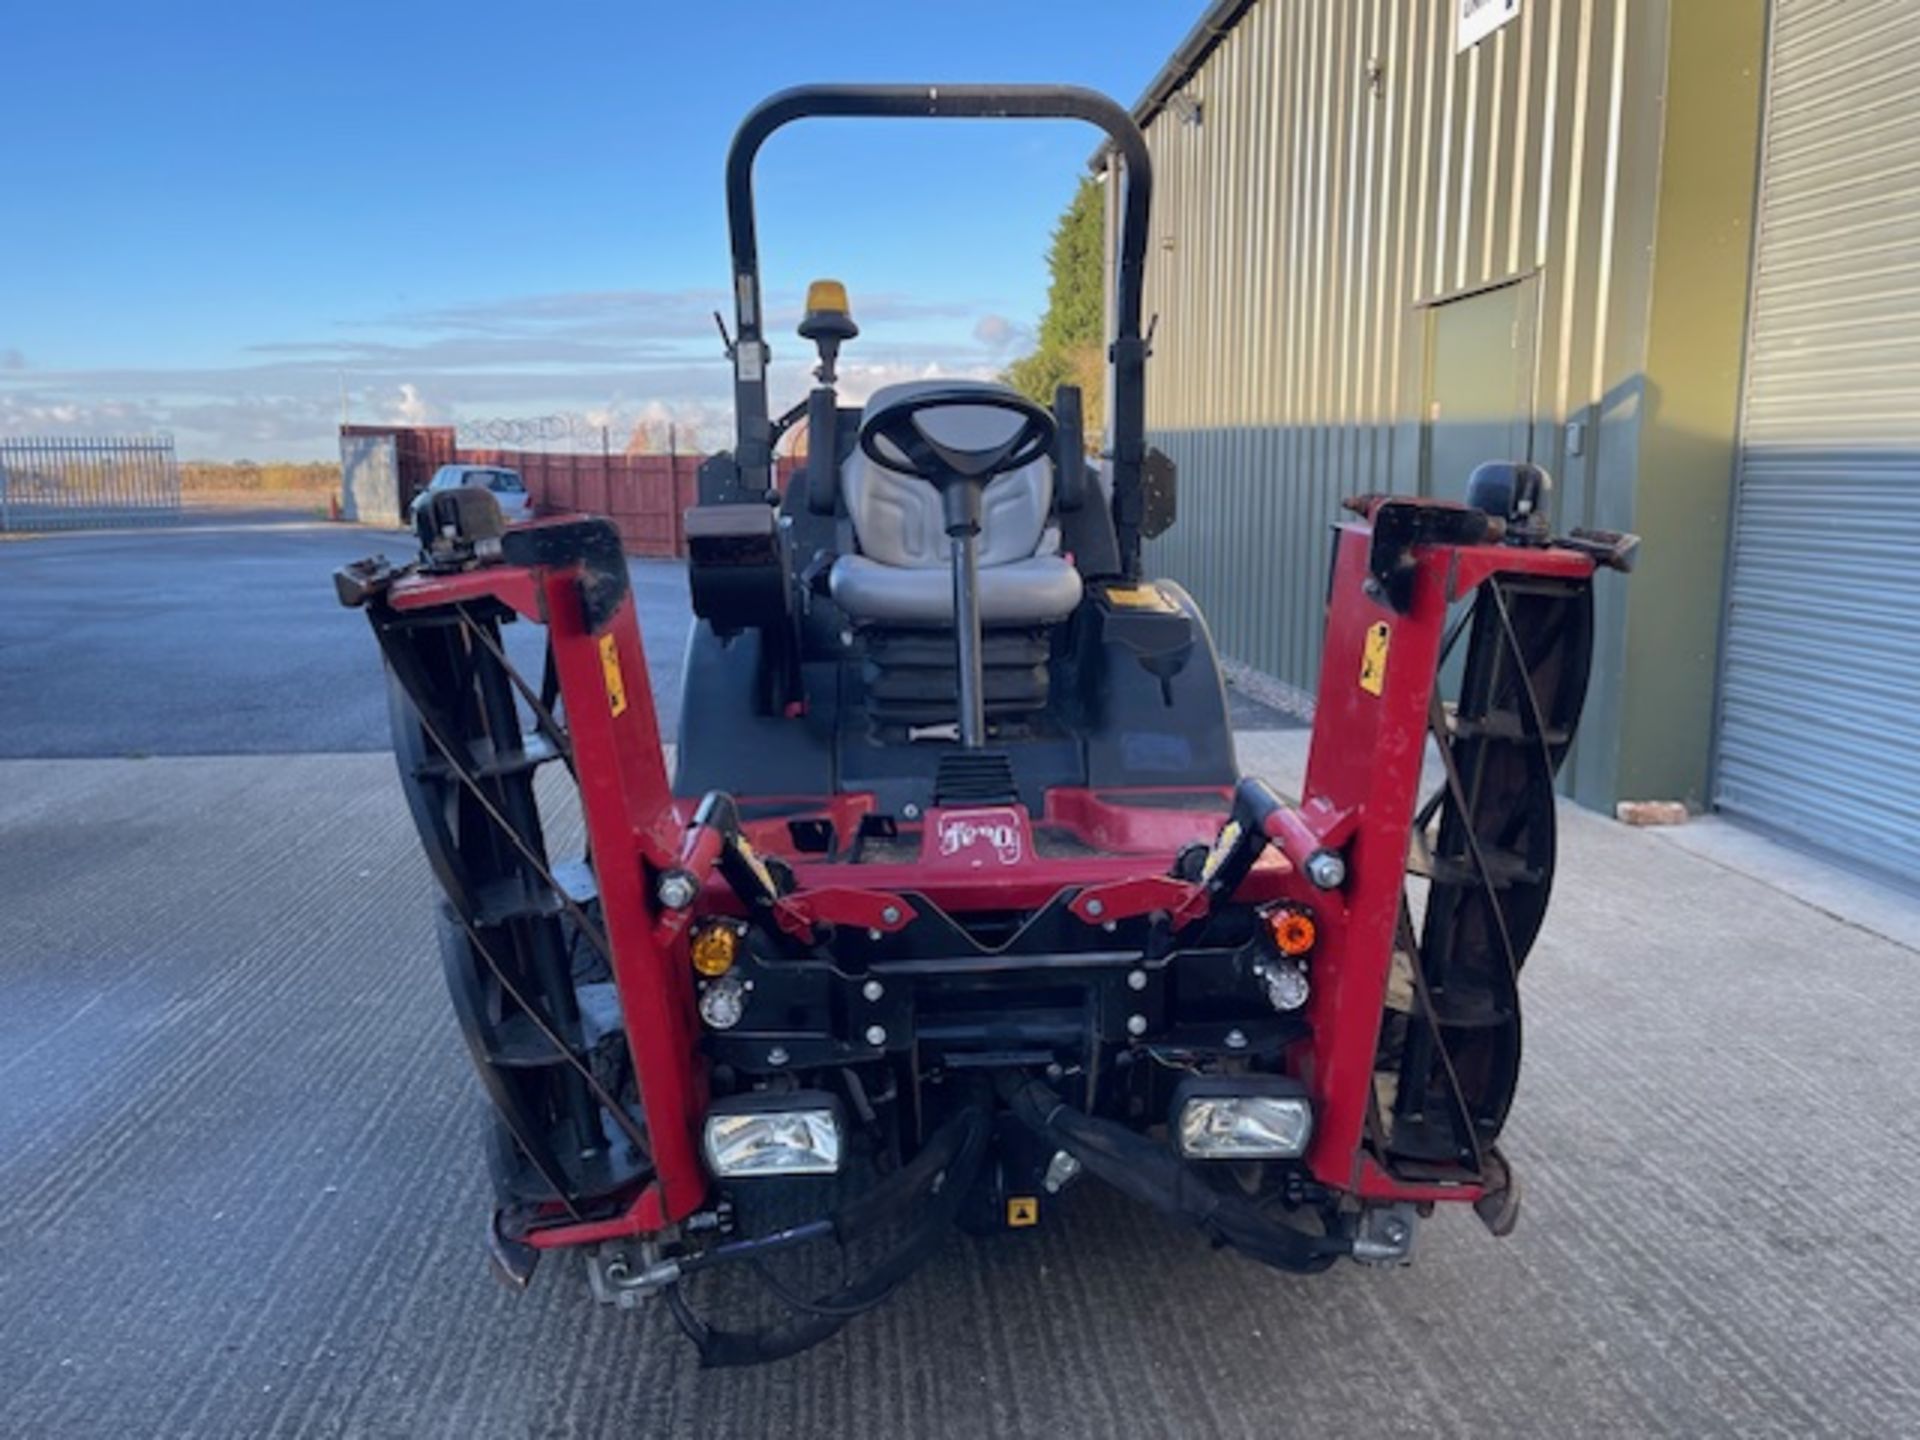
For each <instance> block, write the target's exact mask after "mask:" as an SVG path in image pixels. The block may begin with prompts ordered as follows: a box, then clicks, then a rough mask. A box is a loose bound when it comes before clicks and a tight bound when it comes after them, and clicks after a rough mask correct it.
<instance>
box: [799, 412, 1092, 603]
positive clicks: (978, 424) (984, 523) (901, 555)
mask: <svg viewBox="0 0 1920 1440" xmlns="http://www.w3.org/2000/svg"><path fill="white" fill-rule="evenodd" d="M962 386H964V387H965V388H969V389H972V388H978V389H980V390H982V391H988V392H991V391H1004V390H1005V388H1006V387H1005V386H1001V385H995V384H992V383H989V382H987V381H975V382H956V381H952V380H931V381H929V380H911V381H907V382H905V383H904V384H899V385H888V386H885V387H883V388H882V389H880V390H877V391H875V392H874V394H873V396H872V398H871V399H869V400H868V402H867V404H868V406H869V408H873V407H877V406H881V405H886V404H890V403H891V402H893V401H895V400H899V399H904V398H906V397H907V396H910V395H913V394H915V393H917V392H919V391H923V390H928V389H953V388H960V387H962ZM924 413H925V415H926V418H927V420H928V421H929V422H933V421H934V420H935V419H936V417H937V421H938V425H939V428H940V432H941V438H942V439H943V440H947V441H949V443H953V444H956V445H962V446H964V445H965V444H966V443H967V435H968V431H969V430H970V429H977V430H978V431H979V432H980V438H981V440H982V442H984V443H991V442H992V441H993V440H996V439H998V438H999V434H1000V432H1001V431H1003V430H1004V428H1005V426H1006V424H1007V412H1006V411H1004V410H995V409H989V408H988V407H986V406H982V407H981V408H980V409H978V410H969V409H961V408H959V407H955V408H952V409H945V410H941V411H938V412H934V411H928V412H924ZM932 428H933V426H932V424H931V423H929V429H932ZM840 487H841V494H842V495H843V496H845V498H846V506H847V515H848V517H849V518H850V519H851V520H852V522H853V533H854V538H855V540H857V541H858V542H859V546H860V553H859V554H857V555H842V556H841V557H840V558H839V559H837V560H835V561H834V563H833V569H832V570H831V571H830V572H829V574H828V585H829V588H830V589H831V592H832V595H833V599H834V603H835V604H837V605H838V606H839V607H840V608H841V609H842V610H844V611H845V612H846V613H847V614H848V615H849V616H850V617H852V618H853V619H854V620H856V621H863V622H870V623H876V624H891V625H904V626H935V627H938V626H946V625H951V624H952V623H953V565H952V559H951V555H950V546H949V543H948V539H947V535H946V531H945V527H944V525H943V524H942V521H941V510H940V496H939V494H938V492H937V491H935V489H934V488H933V486H931V485H929V484H928V483H927V482H926V481H924V480H921V479H919V478H918V477H916V476H913V475H908V474H904V473H902V472H901V471H897V470H893V469H890V468H889V467H887V466H884V465H876V464H875V463H873V462H872V461H871V460H869V459H867V457H866V456H865V455H864V454H863V453H862V452H861V451H860V450H859V449H857V448H856V449H855V450H854V452H853V454H852V455H851V456H849V457H848V458H847V461H846V464H845V465H844V467H843V468H842V470H841V476H840ZM1052 504H1053V464H1052V462H1051V461H1050V460H1036V461H1035V462H1034V463H1033V464H1031V465H1028V466H1025V467H1023V468H1022V469H1019V470H1014V471H1009V472H1008V473H1007V474H1005V475H1000V476H996V477H995V478H994V480H993V481H992V482H991V483H990V484H988V486H987V488H986V493H985V494H984V496H983V497H982V501H981V527H980V539H979V549H978V554H979V563H980V619H981V622H982V623H983V624H987V625H999V626H1015V625H1052V624H1055V623H1057V622H1058V621H1061V620H1064V619H1066V618H1067V616H1068V615H1070V614H1072V613H1073V609H1074V607H1075V606H1076V605H1078V604H1079V603H1080V594H1081V584H1080V573H1079V571H1077V570H1075V569H1074V568H1073V565H1072V563H1071V562H1069V561H1068V560H1067V559H1065V558H1064V557H1063V556H1061V555H1060V554H1059V545H1060V540H1059V533H1058V531H1056V530H1055V529H1054V528H1053V527H1052V526H1050V525H1049V524H1048V523H1047V520H1048V512H1049V510H1050V509H1051V508H1052Z"/></svg>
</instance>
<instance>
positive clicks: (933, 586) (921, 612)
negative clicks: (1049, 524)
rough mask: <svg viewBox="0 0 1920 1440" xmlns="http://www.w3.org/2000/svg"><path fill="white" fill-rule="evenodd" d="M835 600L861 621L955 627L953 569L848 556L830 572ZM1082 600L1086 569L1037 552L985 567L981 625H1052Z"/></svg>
mask: <svg viewBox="0 0 1920 1440" xmlns="http://www.w3.org/2000/svg"><path fill="white" fill-rule="evenodd" d="M828 584H829V585H830V587H831V589H832V592H833V602H834V604H836V605H838V606H839V607H840V608H841V609H842V610H844V611H846V612H847V614H849V615H851V616H852V617H853V618H854V619H855V620H862V621H870V622H873V623H876V624H882V625H951V624H952V623H953V571H952V570H951V569H949V568H948V567H946V566H944V565H943V566H941V567H940V568H939V569H937V570H934V569H923V568H918V567H912V568H909V567H903V566H897V565H882V564H880V563H879V562H878V561H876V560H869V559H868V558H867V557H866V556H864V555H842V556H841V557H840V558H839V559H838V560H836V561H834V562H833V569H832V570H831V571H830V572H829V574H828ZM1079 603H1080V572H1079V571H1078V570H1075V569H1074V568H1073V565H1072V564H1071V562H1069V561H1067V560H1063V559H1062V558H1061V557H1060V556H1058V555H1035V556H1032V557H1031V558H1029V559H1026V560H1015V561H1013V562H1012V563H1011V564H1007V565H989V566H983V567H982V568H981V570H980V623H981V624H983V625H1052V624H1055V623H1056V622H1058V621H1061V620H1064V619H1066V618H1067V616H1069V615H1071V614H1072V613H1073V607H1074V606H1076V605H1078V604H1079Z"/></svg>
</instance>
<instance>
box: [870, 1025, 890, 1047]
mask: <svg viewBox="0 0 1920 1440" xmlns="http://www.w3.org/2000/svg"><path fill="white" fill-rule="evenodd" d="M886 1043H887V1027H886V1026H884V1025H869V1026H867V1044H869V1045H873V1046H876V1047H878V1046H881V1045H884V1044H886Z"/></svg>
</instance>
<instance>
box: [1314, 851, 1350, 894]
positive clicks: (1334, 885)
mask: <svg viewBox="0 0 1920 1440" xmlns="http://www.w3.org/2000/svg"><path fill="white" fill-rule="evenodd" d="M1307 879H1309V880H1311V881H1312V882H1313V883H1314V884H1315V885H1316V886H1317V887H1319V888H1320V889H1322V890H1337V889H1339V888H1340V887H1341V886H1342V885H1344V884H1346V882H1347V862H1346V861H1345V860H1343V859H1341V858H1340V853H1339V852H1338V851H1337V850H1316V851H1314V852H1313V854H1311V855H1309V856H1308V857H1307Z"/></svg>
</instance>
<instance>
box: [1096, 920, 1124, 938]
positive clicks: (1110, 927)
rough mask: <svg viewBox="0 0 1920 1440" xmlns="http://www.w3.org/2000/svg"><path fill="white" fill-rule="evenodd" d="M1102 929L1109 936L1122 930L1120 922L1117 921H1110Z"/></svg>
mask: <svg viewBox="0 0 1920 1440" xmlns="http://www.w3.org/2000/svg"><path fill="white" fill-rule="evenodd" d="M1100 928H1101V929H1102V930H1104V931H1106V932H1107V934H1109V935H1111V934H1113V932H1114V931H1116V930H1118V929H1119V928H1120V922H1119V921H1117V920H1109V921H1107V923H1106V924H1104V925H1102V926H1101V927H1100Z"/></svg>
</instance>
